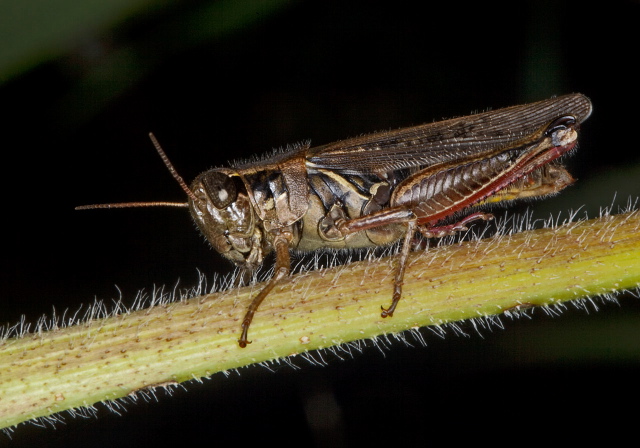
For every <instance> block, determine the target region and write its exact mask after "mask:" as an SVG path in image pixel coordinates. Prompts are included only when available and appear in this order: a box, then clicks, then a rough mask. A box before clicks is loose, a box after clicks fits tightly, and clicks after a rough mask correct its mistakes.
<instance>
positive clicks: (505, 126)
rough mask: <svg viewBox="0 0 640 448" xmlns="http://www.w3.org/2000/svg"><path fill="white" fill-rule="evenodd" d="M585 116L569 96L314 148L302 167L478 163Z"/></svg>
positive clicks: (581, 101) (379, 168) (585, 109)
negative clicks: (563, 119)
mask: <svg viewBox="0 0 640 448" xmlns="http://www.w3.org/2000/svg"><path fill="white" fill-rule="evenodd" d="M590 113H591V102H590V101H589V99H588V98H587V97H585V96H584V95H581V94H570V95H565V96H561V97H557V98H551V99H548V100H544V101H539V102H537V103H531V104H525V105H521V106H513V107H508V108H505V109H499V110H496V111H489V112H484V113H480V114H475V115H469V116H466V117H460V118H454V119H451V120H445V121H440V122H436V123H429V124H424V125H421V126H415V127H411V128H404V129H397V130H393V131H387V132H379V133H375V134H369V135H363V136H361V137H355V138H352V139H348V140H342V141H338V142H335V143H330V144H327V145H323V146H318V147H316V148H311V149H309V150H308V151H307V166H308V167H309V168H312V169H313V168H319V169H329V170H334V171H338V172H343V173H351V174H358V173H371V172H386V171H394V170H398V169H402V168H409V167H416V166H430V165H433V164H437V163H446V162H452V161H456V160H471V159H475V158H482V157H484V156H486V155H487V154H491V153H493V152H495V151H502V150H505V149H509V148H517V147H520V146H522V145H526V144H528V143H531V142H533V141H535V140H537V139H539V138H541V137H542V135H543V133H544V131H545V130H546V128H547V126H548V125H549V124H550V123H551V122H553V121H554V120H555V119H557V118H560V117H563V116H566V115H571V116H573V117H575V118H576V120H577V121H578V122H582V121H584V120H585V119H586V118H587V117H588V116H589V114H590Z"/></svg>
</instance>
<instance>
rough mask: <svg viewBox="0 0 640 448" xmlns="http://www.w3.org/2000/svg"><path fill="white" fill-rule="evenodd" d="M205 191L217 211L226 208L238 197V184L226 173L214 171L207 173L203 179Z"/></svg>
mask: <svg viewBox="0 0 640 448" xmlns="http://www.w3.org/2000/svg"><path fill="white" fill-rule="evenodd" d="M202 184H203V185H204V189H205V190H206V192H207V196H209V200H211V202H213V205H214V206H215V207H216V208H217V209H223V208H226V207H227V206H228V205H229V204H231V203H232V202H234V201H235V200H236V198H237V197H238V190H237V188H236V184H235V182H234V181H233V179H232V178H231V176H228V175H226V174H224V173H219V172H216V171H212V172H209V173H207V174H206V175H205V176H204V178H203V179H202Z"/></svg>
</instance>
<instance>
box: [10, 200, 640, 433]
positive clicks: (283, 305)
mask: <svg viewBox="0 0 640 448" xmlns="http://www.w3.org/2000/svg"><path fill="white" fill-rule="evenodd" d="M394 266H395V257H387V258H381V259H377V260H372V261H361V262H355V263H351V264H348V265H345V266H339V267H334V268H330V269H321V270H317V271H312V272H303V273H301V274H298V275H295V276H293V277H292V278H291V279H290V280H288V281H284V282H282V283H281V284H280V285H278V286H277V287H276V288H275V289H274V291H273V292H272V293H271V294H269V296H268V297H267V298H266V300H265V302H264V303H263V304H262V306H261V308H260V309H259V310H258V312H257V314H256V317H255V320H254V322H253V324H252V326H251V329H250V332H249V337H250V339H251V340H252V341H253V343H252V344H250V345H249V346H248V347H247V348H244V349H241V348H239V347H238V344H237V339H238V336H239V334H240V322H241V319H242V317H243V314H244V312H245V309H246V306H247V305H248V303H249V302H250V300H251V297H252V296H253V295H255V293H256V292H257V291H258V290H259V289H260V288H261V286H262V285H261V284H258V285H254V286H251V287H245V288H239V289H234V290H229V291H224V292H220V293H215V294H209V295H204V296H199V297H194V298H192V299H189V300H185V301H179V302H173V303H167V304H161V305H158V306H154V307H151V308H148V309H142V310H138V311H133V312H127V313H123V314H120V315H115V316H112V317H106V318H103V319H94V320H91V321H88V322H84V323H81V324H77V325H73V326H69V327H67V328H57V329H52V330H50V331H36V332H34V333H29V334H25V335H23V336H19V337H14V338H10V339H5V340H3V341H1V342H0V427H9V426H12V425H16V424H18V423H20V422H23V421H26V420H29V419H33V418H36V417H43V416H48V415H51V414H53V413H56V412H60V411H63V410H67V409H73V408H77V407H81V406H90V405H92V404H93V403H96V402H99V401H105V400H114V399H117V398H120V397H125V396H127V395H129V394H132V393H135V391H137V390H140V389H145V388H152V387H158V386H162V385H166V384H167V383H171V384H173V383H180V382H183V381H188V380H191V379H194V378H200V377H203V376H210V375H212V374H214V373H216V372H220V371H224V370H228V369H233V368H237V367H241V366H246V365H249V364H252V363H257V362H261V361H267V360H273V359H278V358H282V357H286V356H292V355H295V354H298V353H301V352H304V351H308V350H315V349H320V348H326V347H331V346H334V345H336V344H342V343H345V342H349V341H354V340H358V339H363V338H364V339H366V338H375V337H376V336H381V335H384V334H388V333H397V332H401V331H405V330H409V329H413V328H417V327H423V326H428V325H442V324H445V323H447V322H453V321H457V320H462V319H469V318H476V317H482V316H488V315H494V314H500V313H504V312H512V311H513V310H514V309H518V308H521V307H530V306H540V305H543V306H544V305H552V304H555V303H559V302H563V301H568V300H573V299H579V298H585V297H589V296H594V295H599V294H607V293H609V292H612V291H621V290H624V289H630V288H635V287H637V286H638V285H640V213H638V212H631V213H626V214H622V215H617V216H605V217H602V218H599V219H594V220H590V221H583V222H577V223H569V224H566V225H563V226H560V227H557V228H549V229H541V230H534V231H526V232H521V233H517V234H512V235H497V236H494V237H490V238H487V239H484V240H479V241H471V242H464V243H458V244H454V245H450V246H441V247H437V248H435V249H430V250H429V251H424V252H422V251H421V252H414V253H412V254H410V257H409V261H408V266H407V270H406V274H405V281H404V288H403V289H404V291H403V298H402V300H401V301H400V304H399V306H398V309H397V311H396V313H395V315H394V316H393V317H392V318H387V319H382V318H381V317H380V307H381V306H385V307H387V306H388V305H389V303H390V300H391V294H392V288H393V285H392V283H393V273H394ZM585 318H587V317H585Z"/></svg>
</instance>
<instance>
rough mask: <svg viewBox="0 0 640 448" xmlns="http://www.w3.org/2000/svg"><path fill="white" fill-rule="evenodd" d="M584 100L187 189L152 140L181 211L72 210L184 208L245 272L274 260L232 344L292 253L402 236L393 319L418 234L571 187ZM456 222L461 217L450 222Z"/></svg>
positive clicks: (306, 151) (342, 144)
mask: <svg viewBox="0 0 640 448" xmlns="http://www.w3.org/2000/svg"><path fill="white" fill-rule="evenodd" d="M591 109H592V107H591V102H590V101H589V99H588V98H587V97H585V96H584V95H581V94H571V95H565V96H561V97H557V98H551V99H548V100H544V101H539V102H536V103H532V104H525V105H521V106H513V107H508V108H505V109H500V110H496V111H490V112H484V113H479V114H475V115H470V116H465V117H459V118H454V119H451V120H445V121H441V122H436V123H429V124H424V125H421V126H415V127H410V128H405V129H398V130H393V131H387V132H380V133H375V134H370V135H365V136H361V137H356V138H352V139H348V140H342V141H338V142H335V143H330V144H327V145H323V146H318V147H314V148H312V147H310V146H309V145H308V144H305V145H300V146H297V147H295V148H294V149H292V150H289V151H286V152H281V153H278V154H276V155H274V156H271V157H269V158H266V159H264V160H262V161H259V162H252V163H247V164H237V165H234V166H232V167H230V168H216V169H212V170H209V171H205V172H204V173H202V174H200V175H199V176H198V177H196V179H195V180H194V181H193V182H192V184H191V186H190V187H188V186H187V185H186V183H185V182H184V181H183V179H182V178H181V177H180V176H179V175H178V174H177V172H176V170H175V169H174V168H173V166H172V165H171V163H170V162H169V160H168V158H167V156H166V155H165V153H164V151H163V150H162V149H161V148H160V145H159V144H158V142H157V141H156V139H155V138H154V137H153V135H151V139H152V141H153V143H154V145H155V147H156V149H157V151H158V153H159V154H160V157H161V158H162V160H163V161H164V163H165V165H166V166H167V168H168V169H169V171H170V172H171V173H172V175H173V176H174V178H175V179H176V180H177V181H178V183H179V184H180V185H181V187H182V189H183V190H184V191H185V192H186V194H187V196H188V202H186V203H173V202H143V203H141V202H131V203H123V204H100V205H88V206H83V207H78V209H91V208H112V207H141V206H179V207H188V208H189V210H190V212H191V215H192V217H193V219H194V220H195V222H196V223H197V225H198V227H199V228H200V230H201V231H202V233H203V234H204V236H205V237H206V238H207V240H209V242H210V243H211V245H212V246H213V247H214V248H215V249H216V250H217V251H218V252H220V253H221V254H222V255H223V256H224V257H226V258H228V259H229V260H231V261H232V262H233V263H235V264H236V265H237V266H238V267H240V269H241V270H242V272H243V275H241V278H243V277H244V278H247V277H248V274H250V273H252V272H253V271H255V270H256V269H257V268H258V267H259V266H260V264H261V263H262V261H263V259H264V258H265V256H266V255H267V254H268V253H270V252H271V251H275V253H276V262H275V271H274V274H273V277H272V278H271V280H270V281H269V282H268V283H267V285H266V286H265V287H264V288H263V289H262V290H261V291H260V293H259V294H258V295H257V296H256V297H255V298H254V299H253V301H252V302H251V304H250V305H249V308H248V309H247V312H246V315H245V317H244V319H243V321H242V334H241V336H240V339H239V340H238V343H239V345H240V347H246V345H247V344H249V343H250V341H249V340H248V331H249V326H250V325H251V321H252V320H253V316H254V314H255V313H256V310H257V309H258V307H259V306H260V303H261V302H262V301H263V300H264V298H265V297H266V296H267V295H268V294H269V292H270V291H271V290H272V289H273V288H274V287H275V286H276V284H278V282H279V281H281V280H282V279H284V278H285V277H287V276H288V275H289V273H290V272H291V262H290V255H289V252H290V251H291V250H298V251H313V250H316V249H324V248H331V249H344V248H364V247H375V246H381V245H388V244H391V243H394V242H396V241H398V240H400V239H402V243H401V244H402V245H401V250H400V254H399V258H398V267H397V270H396V273H395V278H394V288H393V298H392V300H391V305H390V306H389V307H388V308H382V317H390V316H392V315H393V313H394V311H395V309H396V307H397V305H398V302H399V301H400V298H401V296H402V281H403V277H404V271H405V266H406V261H407V257H408V254H409V251H410V248H411V242H412V239H413V238H414V236H415V234H416V232H419V233H420V234H422V235H424V236H426V237H441V236H444V235H448V234H451V233H454V232H457V231H460V230H466V228H467V227H466V226H467V224H468V223H470V222H472V221H474V220H478V219H485V220H486V219H490V218H491V215H489V214H486V213H482V212H472V211H473V209H475V208H476V207H477V206H480V205H483V204H487V203H493V202H504V201H510V200H514V199H520V198H527V197H542V196H547V195H550V194H553V193H557V192H559V191H560V190H562V189H563V188H565V187H566V186H568V185H570V184H571V183H573V178H572V177H571V175H570V174H569V173H568V172H567V171H566V170H565V169H564V167H562V166H561V165H560V164H559V163H558V162H557V160H556V159H558V158H559V157H560V156H562V155H563V154H565V153H567V152H569V151H571V150H572V149H573V148H574V147H575V146H576V143H577V138H578V129H579V127H580V123H582V122H583V121H584V120H585V119H587V118H588V117H589V115H590V114H591ZM454 215H455V216H459V215H462V216H463V217H462V218H461V219H459V220H452V219H451V218H452V216H454Z"/></svg>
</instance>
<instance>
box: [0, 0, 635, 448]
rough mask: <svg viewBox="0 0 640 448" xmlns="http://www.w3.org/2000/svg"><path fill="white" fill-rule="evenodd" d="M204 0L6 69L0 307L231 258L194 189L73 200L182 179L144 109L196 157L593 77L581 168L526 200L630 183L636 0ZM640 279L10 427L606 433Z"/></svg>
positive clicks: (74, 439) (550, 207) (191, 159)
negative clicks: (279, 2)
mask: <svg viewBox="0 0 640 448" xmlns="http://www.w3.org/2000/svg"><path fill="white" fill-rule="evenodd" d="M204 3H206V2H202V1H189V2H183V3H181V4H179V5H173V6H168V7H166V8H160V9H157V10H154V11H153V13H151V12H150V13H149V14H142V15H139V16H136V17H134V18H131V19H129V20H127V21H125V22H124V23H120V24H118V26H117V27H115V28H113V29H110V30H108V31H106V32H105V31H101V32H96V33H95V35H91V33H89V35H88V36H85V38H84V40H82V41H79V42H78V45H77V47H75V48H74V50H73V51H71V52H69V53H68V54H65V55H64V57H62V58H58V59H55V60H53V61H50V62H47V63H45V64H41V65H39V66H38V67H36V68H34V69H33V70H31V71H29V72H27V73H25V74H24V75H23V76H21V77H19V78H15V79H13V80H11V81H10V82H8V83H5V84H4V85H3V86H1V87H0V104H1V105H2V108H3V110H4V114H3V115H5V118H4V119H3V120H2V123H3V125H2V134H3V137H4V138H3V139H2V145H3V148H4V151H3V160H4V161H3V163H2V166H3V168H4V169H3V170H2V171H3V173H2V174H3V175H2V177H1V179H2V191H3V192H4V194H3V205H2V207H3V212H2V213H3V218H4V219H3V223H4V226H3V227H4V235H5V238H4V242H3V250H2V253H3V256H2V271H3V275H2V277H1V282H2V283H1V284H0V290H1V291H2V298H1V299H0V323H14V322H17V321H18V320H19V319H20V316H21V315H26V319H27V321H29V322H35V321H36V320H37V318H38V317H40V316H41V315H42V314H50V313H51V311H52V307H55V309H56V310H57V312H58V313H60V312H61V310H64V309H66V308H69V309H71V310H75V309H77V308H78V307H79V306H80V304H83V303H85V304H86V303H89V302H91V301H92V300H93V299H94V297H97V298H99V299H104V300H107V301H110V300H111V299H112V298H118V297H119V292H118V290H117V289H116V287H115V285H117V286H118V288H119V290H120V291H122V296H123V300H124V301H125V303H131V302H132V301H133V298H134V297H135V295H136V292H137V291H138V290H139V289H141V288H145V289H146V290H150V289H151V288H153V286H154V285H156V286H159V285H165V284H167V285H170V286H173V285H174V284H175V282H176V281H178V279H180V284H181V285H182V286H191V285H193V284H194V283H195V282H196V281H197V270H196V268H198V269H200V270H201V271H202V272H204V273H206V274H207V275H208V276H209V277H211V276H212V275H213V273H214V272H218V273H222V272H226V271H228V270H229V268H230V267H229V266H228V265H227V264H226V262H225V261H223V260H222V259H221V258H220V257H219V256H218V255H217V254H215V253H214V252H213V251H211V250H210V249H209V247H208V245H207V244H206V243H204V242H203V238H202V237H201V236H200V235H199V234H198V232H197V231H196V230H195V228H194V225H193V224H192V222H191V218H190V217H189V216H188V213H187V212H186V211H185V210H183V209H163V208H159V209H137V210H136V209H132V210H116V211H87V212H78V211H74V207H75V206H77V205H82V204H90V203H101V202H124V201H152V200H166V201H183V200H184V195H183V193H182V191H181V190H180V188H179V187H178V186H177V185H176V183H175V182H174V181H173V179H172V178H171V176H170V175H169V173H168V172H167V170H166V168H164V166H163V164H162V162H161V161H160V159H159V158H158V157H157V155H156V154H155V152H154V150H153V147H152V146H151V144H150V142H149V141H148V138H147V133H148V132H149V131H153V132H154V133H155V134H156V136H157V137H158V138H159V139H160V141H161V143H162V145H163V146H164V148H165V150H166V151H167V153H168V155H169V157H170V158H171V160H172V161H173V163H174V165H175V166H176V168H177V170H178V171H179V172H180V173H181V174H182V176H183V177H184V178H185V179H187V180H190V179H192V178H193V177H195V176H196V175H197V174H199V173H200V172H201V171H203V170H205V169H208V168H211V167H213V166H220V165H223V164H225V163H226V162H227V161H228V160H233V159H237V158H242V157H246V156H248V155H251V154H255V153H260V152H264V151H268V150H270V149H271V148H276V147H284V146H286V145H287V144H291V143H295V142H299V141H302V140H306V139H311V141H312V143H314V144H322V143H328V142H330V141H334V140H337V139H341V138H346V137H351V136H355V135H358V134H361V133H365V132H371V131H376V130H384V129H390V128H397V127H401V126H409V125H415V124H420V123H423V122H428V121H431V120H439V119H441V118H447V117H452V116H456V115H465V114H468V113H470V112H473V111H478V110H484V109H487V108H489V107H491V108H499V107H503V106H509V105H513V104H519V103H524V102H527V101H534V100H539V99H543V98H548V97H551V96H553V95H560V94H564V93H570V92H582V93H584V94H586V95H587V96H589V97H590V98H591V99H592V101H593V103H594V113H593V115H592V117H591V118H590V119H589V121H587V122H586V123H585V125H584V126H583V132H582V135H581V146H580V148H579V150H578V152H577V153H576V155H575V156H574V157H573V158H572V159H571V160H569V161H568V162H567V163H568V165H569V167H570V170H571V172H572V173H574V174H575V177H576V178H578V179H579V181H578V184H577V185H576V186H573V187H571V188H570V189H569V190H568V191H566V192H564V193H563V194H561V195H560V196H558V197H557V198H553V199H550V200H547V201H543V202H536V203H534V204H529V205H531V206H533V207H534V208H535V209H536V213H537V214H538V215H539V216H547V215H548V214H549V213H557V212H558V211H566V210H569V209H571V208H573V209H575V208H578V207H580V206H581V205H583V204H586V207H585V209H587V210H589V211H590V212H591V213H592V215H594V216H595V214H597V211H598V207H599V206H606V205H609V204H610V203H611V201H612V199H613V197H614V194H615V193H616V192H617V198H618V203H620V204H624V203H625V202H626V198H627V197H628V196H629V195H632V196H634V197H637V196H638V195H640V187H639V186H638V183H639V182H638V173H639V171H638V162H639V161H640V157H639V154H640V151H638V144H637V138H636V137H635V136H634V135H635V134H636V133H637V130H638V124H637V117H638V114H637V104H638V100H639V99H640V98H639V95H638V71H637V68H636V67H635V64H636V63H637V52H638V43H639V40H640V39H639V38H638V31H637V30H638V23H640V22H639V19H640V4H639V3H638V2H632V1H627V2H622V1H621V2H615V1H613V2H608V3H607V4H606V5H605V4H601V3H592V4H591V5H588V4H583V3H577V2H569V1H559V2H550V1H549V2H534V1H525V2H513V3H486V2H473V3H470V4H466V3H464V2H449V3H448V4H440V3H438V4H435V3H424V5H423V7H421V8H417V7H416V5H415V4H411V3H407V4H405V3H397V4H394V5H393V6H392V5H390V4H386V5H382V4H381V5H377V4H376V5H374V4H373V3H371V2H367V1H349V2H342V1H326V0H325V1H300V2H291V3H290V4H289V5H288V6H286V7H284V8H282V9H281V10H280V11H278V12H277V13H273V14H264V16H261V15H260V14H258V15H257V16H256V20H254V21H253V22H252V23H251V24H250V26H245V27H241V28H239V29H236V30H235V31H233V32H227V33H224V34H222V35H219V36H217V37H215V38H211V39H200V40H198V39H196V38H194V37H193V36H191V35H190V34H189V33H190V31H193V34H194V35H195V34H197V30H189V29H186V28H180V24H181V20H182V17H186V16H188V15H191V14H193V13H194V11H196V12H197V11H198V8H200V7H201V6H202V5H203V4H204ZM219 20H224V18H220V19H219ZM217 25H219V24H218V23H217V22H216V20H215V18H212V19H211V20H210V21H208V22H207V23H206V26H208V27H214V28H215V27H216V26H217ZM220 25H223V24H222V23H220ZM181 38H184V41H182V42H181V41H180V39H181ZM123 48H133V49H134V52H133V53H132V54H129V58H128V59H127V60H126V61H125V62H123V63H116V64H113V65H112V66H110V67H112V68H113V67H115V68H117V69H118V70H119V71H117V72H113V73H112V72H110V71H108V70H106V69H103V67H104V66H103V64H104V63H105V62H104V61H105V60H108V59H109V57H111V56H113V54H116V53H117V52H118V51H119V50H122V49H123ZM127 70H132V74H131V75H130V76H129V75H128V74H127ZM96 79H97V81H96ZM637 302H638V301H637V300H636V299H634V298H632V297H631V296H625V297H623V298H621V299H620V304H621V306H620V307H619V306H617V305H615V304H609V305H606V306H604V307H603V308H602V309H601V311H600V312H599V313H590V314H587V313H585V312H584V311H582V310H575V309H574V307H573V306H571V305H569V306H568V311H567V312H566V313H565V314H564V315H563V316H562V317H558V318H553V319H551V318H549V317H547V316H545V314H544V313H543V312H540V311H539V310H538V311H537V312H535V313H534V319H532V320H529V319H523V320H520V321H517V322H513V321H509V320H507V319H503V322H504V324H505V327H506V329H505V330H502V329H498V328H494V329H493V331H484V332H483V336H482V337H481V336H479V335H478V334H476V333H475V332H474V330H473V329H472V327H471V326H469V325H466V326H463V328H464V329H465V331H467V333H468V334H469V337H458V336H455V335H454V333H453V332H450V333H449V336H448V337H447V338H445V339H444V340H441V339H439V338H438V337H436V336H434V335H433V334H432V333H431V332H429V331H428V330H423V334H424V335H425V337H426V340H427V343H428V346H427V347H426V348H423V347H420V346H419V344H418V345H416V347H405V346H404V345H402V344H400V343H395V344H393V345H392V349H391V350H388V351H386V352H385V353H384V354H383V353H381V352H380V351H378V350H377V349H375V348H372V347H371V348H369V349H367V350H365V352H364V353H363V354H361V355H357V356H356V357H355V359H348V360H345V361H341V360H338V359H336V358H335V357H333V356H331V355H327V356H326V357H325V359H326V360H328V362H329V366H328V367H314V366H311V365H309V364H308V363H307V362H305V361H303V360H301V359H298V360H296V361H295V362H296V363H297V365H299V366H300V367H302V369H300V370H294V369H291V368H289V367H286V366H281V367H279V368H277V369H276V370H277V371H276V373H275V374H274V373H271V372H269V371H268V370H266V369H264V368H262V367H255V366H254V367H249V368H245V369H241V370H240V371H239V372H237V373H232V374H231V376H230V377H229V378H225V377H224V376H222V375H214V376H213V377H212V379H211V380H206V381H205V383H204V384H203V385H200V384H197V383H195V384H189V385H187V389H188V392H184V391H178V392H176V394H175V396H174V397H172V398H170V397H167V396H166V395H165V394H164V393H162V392H160V393H159V403H155V402H152V403H144V402H138V403H137V404H134V405H129V406H127V407H126V411H125V412H124V414H125V415H124V416H122V417H120V416H117V415H114V414H113V413H110V412H109V411H108V410H106V409H105V408H104V407H103V406H101V405H98V406H97V408H98V413H99V418H97V419H95V418H90V419H86V420H83V419H75V420H74V419H72V418H70V417H68V416H65V420H66V423H65V424H58V425H56V429H55V430H52V429H41V428H37V427H34V426H31V425H21V426H19V427H18V428H17V429H16V430H15V432H14V434H13V441H11V442H9V441H8V440H7V439H5V440H1V439H0V445H5V444H7V445H11V446H16V447H19V446H35V445H36V444H37V446H41V447H57V446H67V447H68V446H93V447H99V446H134V445H137V444H140V443H148V444H149V445H150V444H154V445H157V444H160V445H164V444H168V443H171V444H173V445H176V444H177V443H190V442H202V443H207V444H211V445H222V444H227V443H232V444H236V445H244V444H256V443H267V442H274V443H278V444H285V445H289V444H294V443H295V444H296V445H306V446H310V445H314V444H316V445H319V446H324V445H327V444H328V445H331V446H340V445H352V446H355V445H361V444H364V443H374V444H375V443H382V442H387V441H388V442H392V443H393V442H395V443H398V442H400V443H421V444H422V445H426V444H433V443H439V442H445V441H446V442H452V441H455V442H459V443H466V442H471V441H473V442H476V441H479V440H482V439H484V438H489V439H493V440H496V439H498V440H503V439H506V440H505V441H507V440H508V441H509V442H512V441H514V442H516V443H519V442H521V441H523V440H527V441H531V442H532V443H536V442H538V443H544V442H546V441H547V440H548V439H549V438H551V437H552V434H553V433H554V432H559V433H560V434H562V436H565V437H567V438H570V440H571V441H572V442H574V443H580V442H582V441H590V440H592V439H593V438H594V437H598V436H602V437H607V438H608V440H610V441H612V442H615V440H616V439H617V438H618V437H625V436H628V435H630V434H632V432H631V429H632V428H635V425H634V426H627V425H628V423H629V421H628V419H631V418H632V417H633V416H632V415H630V414H629V413H628V412H625V411H624V406H625V405H626V403H627V402H633V403H635V402H637V401H638V398H639V397H638V388H637V377H638V373H640V368H639V366H640V364H639V362H638V361H639V359H640V357H639V354H640V349H639V345H638V335H639V333H640V332H639V331H638V327H637V326H636V325H635V324H638V323H639V319H638V310H639V309H640V307H639V306H638V303H637ZM598 303H599V302H598ZM589 309H590V310H593V306H591V305H589ZM0 374H1V373H0ZM633 434H635V431H634V432H633ZM514 438H516V439H515V440H514Z"/></svg>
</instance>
